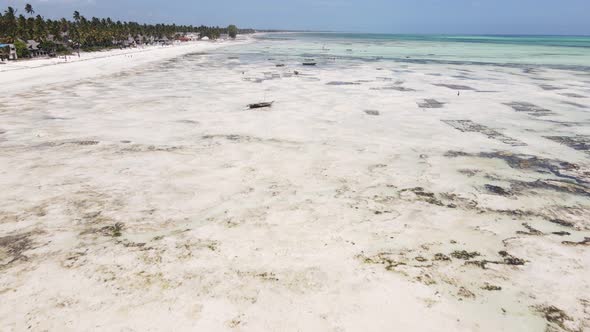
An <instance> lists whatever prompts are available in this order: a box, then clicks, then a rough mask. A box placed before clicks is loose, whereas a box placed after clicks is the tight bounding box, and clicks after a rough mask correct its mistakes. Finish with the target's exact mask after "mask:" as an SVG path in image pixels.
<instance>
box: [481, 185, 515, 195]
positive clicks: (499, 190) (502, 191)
mask: <svg viewBox="0 0 590 332" xmlns="http://www.w3.org/2000/svg"><path fill="white" fill-rule="evenodd" d="M484 188H485V189H486V190H487V191H488V192H490V193H492V194H494V195H500V196H510V195H511V193H510V191H508V190H506V189H504V188H502V187H500V186H495V185H491V184H486V185H484Z"/></svg>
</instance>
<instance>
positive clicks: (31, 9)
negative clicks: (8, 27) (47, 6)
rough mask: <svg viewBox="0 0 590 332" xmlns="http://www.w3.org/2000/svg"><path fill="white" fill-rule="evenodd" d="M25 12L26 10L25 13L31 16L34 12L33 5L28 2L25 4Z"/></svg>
mask: <svg viewBox="0 0 590 332" xmlns="http://www.w3.org/2000/svg"><path fill="white" fill-rule="evenodd" d="M25 12H27V14H29V15H31V16H33V14H35V11H34V10H33V6H31V4H30V3H28V4H26V5H25Z"/></svg>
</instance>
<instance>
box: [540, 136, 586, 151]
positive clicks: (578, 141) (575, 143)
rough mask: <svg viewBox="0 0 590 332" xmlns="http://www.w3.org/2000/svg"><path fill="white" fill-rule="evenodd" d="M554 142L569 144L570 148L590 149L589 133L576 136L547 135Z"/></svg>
mask: <svg viewBox="0 0 590 332" xmlns="http://www.w3.org/2000/svg"><path fill="white" fill-rule="evenodd" d="M545 138H547V139H550V140H552V141H554V142H557V143H560V144H563V145H566V146H569V147H570V148H572V149H574V150H578V151H586V152H587V151H589V150H590V136H587V135H576V136H545Z"/></svg>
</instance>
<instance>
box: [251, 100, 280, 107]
mask: <svg viewBox="0 0 590 332" xmlns="http://www.w3.org/2000/svg"><path fill="white" fill-rule="evenodd" d="M273 103H274V101H271V102H270V103H267V102H263V103H256V104H249V105H248V108H250V109H253V108H264V107H271V106H272V104H273Z"/></svg>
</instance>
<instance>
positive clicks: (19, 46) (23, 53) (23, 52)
mask: <svg viewBox="0 0 590 332" xmlns="http://www.w3.org/2000/svg"><path fill="white" fill-rule="evenodd" d="M14 47H15V48H16V55H17V56H18V57H19V58H24V57H28V56H29V49H28V48H27V44H25V43H24V42H23V41H21V40H18V39H17V40H15V41H14Z"/></svg>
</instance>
